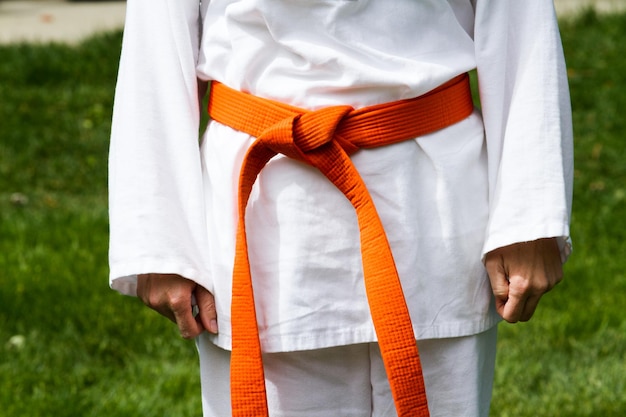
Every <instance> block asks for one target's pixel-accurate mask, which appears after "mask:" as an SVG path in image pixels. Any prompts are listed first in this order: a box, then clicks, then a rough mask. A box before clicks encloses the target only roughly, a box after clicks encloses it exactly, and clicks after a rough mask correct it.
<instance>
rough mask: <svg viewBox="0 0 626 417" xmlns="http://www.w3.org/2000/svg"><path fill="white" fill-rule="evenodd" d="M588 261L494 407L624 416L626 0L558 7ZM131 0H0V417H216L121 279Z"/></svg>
mask: <svg viewBox="0 0 626 417" xmlns="http://www.w3.org/2000/svg"><path fill="white" fill-rule="evenodd" d="M503 1H504V0H503ZM555 5H556V8H557V12H558V16H559V19H560V22H561V33H562V37H563V44H564V49H565V54H566V59H567V62H568V75H569V81H570V87H571V94H572V106H573V115H574V127H575V149H576V160H575V164H576V165H575V193H574V214H573V219H572V235H573V240H574V254H573V256H572V258H571V259H570V261H569V262H568V263H567V265H566V268H565V275H566V279H565V280H564V281H563V283H561V284H560V285H559V286H558V287H557V288H556V289H555V290H554V291H552V292H551V293H549V294H548V295H546V296H545V297H544V299H543V301H542V304H541V305H540V308H539V310H538V312H537V313H536V315H535V317H534V318H533V320H532V321H531V322H529V323H524V324H518V325H514V326H511V325H504V324H503V325H501V326H500V339H499V342H498V343H499V351H498V365H497V372H496V380H495V387H494V400H493V406H492V412H491V415H492V416H493V417H513V416H515V417H517V416H522V417H525V416H528V417H537V416H539V417H544V416H545V417H554V416H568V417H569V416H574V417H582V416H585V417H597V416H603V417H606V416H616V417H617V416H620V417H623V416H625V415H626V395H624V393H625V392H626V321H625V320H624V311H625V309H624V306H625V305H626V272H625V271H626V259H625V256H624V255H626V140H624V138H625V137H626V117H625V116H624V109H625V108H626V47H625V46H624V45H625V44H624V39H626V0H598V1H593V0H556V1H555ZM125 6H126V3H125V2H124V1H61V0H40V1H26V0H0V417H5V416H7V417H9V416H10V417H16V416H29V417H39V416H42V417H43V416H55V417H64V416H67V417H70V416H71V417H75V416H93V417H95V416H111V417H118V416H120V417H121V416H143V417H152V416H155V417H156V416H201V405H200V391H199V376H198V366H197V357H196V353H195V347H194V344H193V343H192V342H189V341H184V340H182V339H180V338H179V336H178V333H177V330H176V328H175V327H174V326H173V325H172V324H171V323H169V322H167V321H166V320H164V319H162V318H161V317H159V316H158V315H157V314H156V313H154V312H152V311H150V310H149V309H147V308H145V307H143V305H142V304H141V303H140V302H139V301H138V300H136V299H134V298H130V297H123V296H121V295H118V294H116V293H115V292H113V291H111V290H110V289H109V288H108V278H107V277H108V267H107V244H108V220H107V194H106V192H107V191H106V182H107V152H108V140H109V133H110V118H111V107H112V102H113V92H114V88H115V77H116V71H117V64H118V59H119V53H120V46H121V39H122V26H123V22H124V13H125Z"/></svg>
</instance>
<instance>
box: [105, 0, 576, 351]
mask: <svg viewBox="0 0 626 417" xmlns="http://www.w3.org/2000/svg"><path fill="white" fill-rule="evenodd" d="M473 68H477V69H478V78H479V82H480V97H481V102H482V112H479V111H477V112H475V114H473V115H472V116H470V117H468V118H467V119H466V120H464V121H462V122H460V123H458V124H456V125H453V126H450V127H448V128H446V129H442V130H440V131H438V132H435V133H432V134H429V135H426V136H424V137H420V138H416V139H415V140H409V141H406V142H403V143H400V144H396V145H392V146H387V147H382V148H377V149H372V150H362V151H359V152H357V153H355V154H354V155H353V158H352V159H353V162H354V165H355V166H356V168H357V169H358V170H359V172H360V174H361V175H362V177H363V178H364V181H365V183H366V184H367V186H368V188H369V190H370V192H371V194H372V197H373V199H374V202H375V204H376V207H377V209H378V212H379V214H380V216H381V218H382V221H383V224H384V226H385V229H386V231H387V236H388V238H389V241H390V243H391V247H392V251H393V254H394V257H395V260H396V264H397V268H398V271H399V274H400V277H401V280H402V285H403V289H404V292H405V297H406V299H407V303H408V305H409V310H410V313H411V318H412V321H413V326H414V330H415V335H416V338H417V339H431V338H447V337H457V336H465V335H470V334H477V333H480V332H482V331H484V330H486V329H489V328H490V327H492V326H493V325H494V324H495V323H497V321H498V316H497V314H496V313H495V311H494V308H493V303H492V296H491V290H490V285H489V282H488V279H487V277H486V274H485V271H484V267H483V264H482V259H483V257H484V255H485V254H486V253H487V252H488V251H490V250H493V249H495V248H498V247H501V246H504V245H508V244H512V243H515V242H522V241H530V240H535V239H538V238H544V237H558V238H559V241H560V244H561V249H562V254H563V258H564V259H565V258H566V257H567V255H568V253H569V243H568V236H569V227H568V224H569V215H570V210H571V199H572V195H571V186H572V172H573V168H572V130H571V115H570V108H569V93H568V88H567V78H566V73H565V64H564V59H563V53H562V50H561V44H560V38H559V32H558V27H557V23H556V17H555V13H554V8H553V4H552V1H551V0H526V1H523V2H522V1H518V0H476V1H470V0H448V1H443V0H420V1H417V0H394V1H389V0H217V1H215V0H214V1H210V2H209V1H203V2H202V4H201V5H200V4H199V2H198V0H129V1H128V8H127V21H126V29H125V33H124V44H123V51H122V57H121V65H120V72H119V79H118V86H117V91H116V98H115V108H114V117H113V128H112V139H111V149H110V220H111V248H110V265H111V276H110V279H111V286H112V287H113V288H114V289H116V290H118V291H120V292H122V293H125V294H131V295H133V294H135V292H136V275H137V274H140V273H148V272H153V273H174V274H180V275H182V276H184V277H186V278H189V279H192V280H194V281H196V282H197V283H199V284H200V285H202V286H204V287H206V288H207V289H209V290H210V291H212V292H213V293H214V294H215V296H216V303H217V308H218V319H219V328H220V332H219V335H217V336H214V337H213V341H214V343H216V344H217V345H219V346H221V347H223V348H226V349H228V348H230V343H231V341H230V320H231V317H230V296H231V273H232V264H233V258H234V240H235V226H236V216H237V212H236V199H237V196H236V189H237V181H238V173H239V167H240V165H241V161H242V158H243V156H244V154H245V152H246V150H247V148H248V147H249V146H250V144H251V143H252V142H253V140H254V138H251V137H250V136H248V135H246V134H244V133H240V132H235V131H233V130H232V129H230V128H229V127H226V126H222V125H219V124H217V123H211V124H210V125H209V127H208V129H207V131H206V133H205V134H204V135H203V138H202V145H201V147H200V146H199V145H198V128H199V114H200V112H201V111H204V109H201V108H200V105H199V102H198V96H199V92H200V91H201V90H202V88H199V87H198V85H199V84H198V83H197V79H200V80H203V81H207V80H218V81H220V82H223V83H225V84H226V85H228V86H230V87H233V88H236V89H240V90H243V91H246V92H249V93H252V94H255V95H258V96H261V97H266V98H270V99H274V100H279V101H282V102H286V103H289V104H292V105H296V106H300V107H303V108H308V109H318V108H321V107H324V106H329V105H337V104H349V105H352V106H354V107H357V108H358V107H362V106H366V105H371V104H376V103H382V102H388V101H393V100H398V99H404V98H410V97H415V96H419V95H421V94H423V93H425V92H427V91H429V90H431V89H433V88H435V87H436V86H438V85H440V84H442V83H443V82H445V81H447V80H449V79H451V78H453V77H454V76H456V75H458V74H461V73H464V72H466V71H469V70H471V69H473ZM246 220H247V232H248V239H249V252H250V259H251V265H252V273H253V281H254V290H255V297H256V307H257V315H258V321H259V326H260V332H261V342H262V347H263V349H264V350H265V351H267V352H277V351H292V350H305V349H316V348H323V347H328V346H337V345H345V344H353V343H362V342H371V341H374V340H376V335H375V332H374V330H373V326H372V323H371V318H370V314H369V309H368V305H367V300H366V296H365V291H364V288H363V281H362V271H361V255H360V248H359V238H358V228H357V225H356V220H355V215H354V212H353V209H352V208H351V206H350V204H349V202H348V201H347V200H346V199H345V197H343V195H341V194H340V193H339V192H338V191H336V190H335V189H334V187H333V185H332V184H330V183H328V182H327V180H326V179H324V178H323V177H322V176H321V175H320V174H319V173H318V172H317V171H316V170H315V169H313V168H310V167H307V166H304V165H302V164H301V163H299V162H295V161H292V160H289V159H287V158H285V157H281V156H279V157H276V158H274V159H273V160H272V161H270V163H269V164H268V166H267V167H266V168H265V169H264V170H263V172H262V173H261V175H260V177H259V179H258V180H257V183H256V185H255V188H254V190H253V194H252V196H251V199H250V203H249V205H248V209H247V217H246Z"/></svg>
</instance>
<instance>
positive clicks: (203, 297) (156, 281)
mask: <svg viewBox="0 0 626 417" xmlns="http://www.w3.org/2000/svg"><path fill="white" fill-rule="evenodd" d="M192 295H195V297H196V303H197V305H198V314H197V316H196V317H194V315H193V311H192V306H191V300H192ZM137 296H138V297H139V298H140V299H141V300H142V301H143V302H144V304H145V305H147V306H148V307H150V308H151V309H153V310H155V311H157V312H158V313H160V314H162V315H163V316H165V317H167V318H168V319H170V320H171V321H173V322H174V323H176V325H178V329H179V331H180V335H181V336H182V337H184V338H185V339H193V338H195V337H196V336H198V335H200V333H202V332H203V331H204V330H205V329H206V330H208V331H209V332H211V333H217V312H216V309H215V299H214V298H213V294H211V293H210V292H209V291H207V290H206V289H205V288H203V287H201V286H200V285H198V284H196V283H195V282H193V281H191V280H188V279H186V278H183V277H181V276H180V275H173V274H143V275H139V276H138V277H137Z"/></svg>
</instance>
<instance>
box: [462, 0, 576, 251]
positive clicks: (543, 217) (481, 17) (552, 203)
mask: <svg viewBox="0 0 626 417" xmlns="http://www.w3.org/2000/svg"><path fill="white" fill-rule="evenodd" d="M475 12H476V16H475V28H474V38H475V39H474V40H475V48H476V59H477V68H478V78H479V84H480V98H481V103H482V111H483V118H484V123H485V131H486V138H487V151H488V159H489V188H490V218H489V223H488V228H487V235H486V240H485V245H484V247H483V256H484V255H485V254H486V253H487V252H489V251H491V250H493V249H496V248H498V247H502V246H505V245H509V244H512V243H516V242H523V241H531V240H536V239H539V238H545V237H558V238H559V244H560V247H561V251H562V257H563V260H565V259H566V258H567V256H568V255H569V251H570V244H569V219H570V213H571V204H572V180H573V143H572V142H573V140H572V120H571V107H570V97H569V89H568V83H567V74H566V69H565V59H564V56H563V49H562V45H561V38H560V34H559V29H558V24H557V19H556V14H555V11H554V5H553V2H552V0H525V1H519V0H476V10H475Z"/></svg>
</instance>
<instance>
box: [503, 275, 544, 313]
mask: <svg viewBox="0 0 626 417" xmlns="http://www.w3.org/2000/svg"><path fill="white" fill-rule="evenodd" d="M509 280H510V285H509V299H508V301H507V305H506V307H505V309H504V316H503V318H504V319H505V320H506V321H508V322H509V323H517V322H518V321H520V320H521V319H522V317H523V315H524V311H526V305H527V303H528V300H529V298H531V294H530V292H529V282H528V280H526V279H525V278H524V277H523V276H520V275H514V276H511V277H509ZM535 307H536V304H535ZM533 311H534V310H533Z"/></svg>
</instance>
